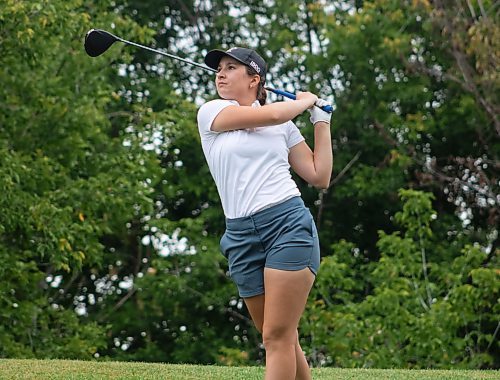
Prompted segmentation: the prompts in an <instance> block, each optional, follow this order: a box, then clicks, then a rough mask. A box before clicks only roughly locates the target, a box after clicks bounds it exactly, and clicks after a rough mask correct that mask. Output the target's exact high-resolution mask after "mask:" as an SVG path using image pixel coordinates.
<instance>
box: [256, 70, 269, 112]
mask: <svg viewBox="0 0 500 380" xmlns="http://www.w3.org/2000/svg"><path fill="white" fill-rule="evenodd" d="M257 100H258V101H259V103H260V105H261V106H263V105H264V104H266V100H267V92H266V89H265V88H264V78H262V77H261V78H260V82H259V86H258V87H257Z"/></svg>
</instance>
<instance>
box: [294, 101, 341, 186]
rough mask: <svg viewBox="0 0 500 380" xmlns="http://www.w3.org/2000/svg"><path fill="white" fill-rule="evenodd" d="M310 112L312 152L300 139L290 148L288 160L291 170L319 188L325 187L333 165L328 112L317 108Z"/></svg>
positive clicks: (327, 184)
mask: <svg viewBox="0 0 500 380" xmlns="http://www.w3.org/2000/svg"><path fill="white" fill-rule="evenodd" d="M325 103H326V102H325ZM311 114H312V117H311V121H312V122H313V124H314V152H313V151H312V150H311V148H309V146H308V145H307V144H306V143H305V142H304V141H302V142H301V143H299V144H297V145H295V146H293V147H292V148H291V149H290V153H289V154H288V162H289V163H290V166H291V167H292V169H293V171H295V173H297V174H298V175H299V176H300V177H302V178H303V179H304V180H305V181H307V182H308V183H310V184H311V185H313V186H315V187H318V188H320V189H327V188H328V186H329V185H330V177H331V175H332V167H333V152H332V138H331V135H330V114H327V113H326V112H324V111H321V110H319V109H314V110H312V112H311Z"/></svg>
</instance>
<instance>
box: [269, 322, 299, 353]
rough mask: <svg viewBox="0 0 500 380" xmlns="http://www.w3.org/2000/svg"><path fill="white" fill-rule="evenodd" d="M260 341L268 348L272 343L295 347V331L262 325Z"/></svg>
mask: <svg viewBox="0 0 500 380" xmlns="http://www.w3.org/2000/svg"><path fill="white" fill-rule="evenodd" d="M262 341H263V343H264V346H265V347H269V345H271V344H274V343H279V344H290V345H292V346H295V345H296V344H297V329H296V328H290V326H285V325H275V326H269V325H266V323H264V325H263V326H262Z"/></svg>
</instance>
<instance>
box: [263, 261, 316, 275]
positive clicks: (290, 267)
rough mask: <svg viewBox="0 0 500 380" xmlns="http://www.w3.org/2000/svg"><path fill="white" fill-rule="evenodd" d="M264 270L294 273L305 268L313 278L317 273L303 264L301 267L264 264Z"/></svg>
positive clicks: (311, 267)
mask: <svg viewBox="0 0 500 380" xmlns="http://www.w3.org/2000/svg"><path fill="white" fill-rule="evenodd" d="M265 268H270V269H278V270H286V271H291V272H296V271H299V270H302V269H305V268H309V270H310V271H311V272H312V274H314V275H315V276H316V275H317V274H318V271H317V270H315V269H314V267H313V266H312V265H311V264H303V265H290V266H286V265H283V264H281V265H273V264H266V265H265Z"/></svg>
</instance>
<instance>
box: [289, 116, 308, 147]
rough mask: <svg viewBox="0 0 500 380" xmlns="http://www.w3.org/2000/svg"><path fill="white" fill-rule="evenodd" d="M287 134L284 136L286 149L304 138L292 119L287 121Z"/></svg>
mask: <svg viewBox="0 0 500 380" xmlns="http://www.w3.org/2000/svg"><path fill="white" fill-rule="evenodd" d="M286 130H287V136H286V147H287V148H288V149H290V148H292V147H294V146H295V145H297V144H298V143H300V142H302V141H304V140H305V138H304V137H303V136H302V134H301V133H300V131H299V128H297V126H296V125H295V123H294V122H293V121H289V122H288V123H287V128H286Z"/></svg>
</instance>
